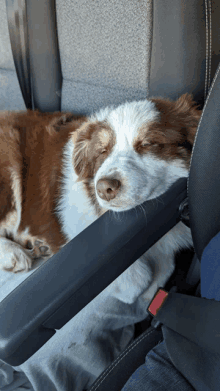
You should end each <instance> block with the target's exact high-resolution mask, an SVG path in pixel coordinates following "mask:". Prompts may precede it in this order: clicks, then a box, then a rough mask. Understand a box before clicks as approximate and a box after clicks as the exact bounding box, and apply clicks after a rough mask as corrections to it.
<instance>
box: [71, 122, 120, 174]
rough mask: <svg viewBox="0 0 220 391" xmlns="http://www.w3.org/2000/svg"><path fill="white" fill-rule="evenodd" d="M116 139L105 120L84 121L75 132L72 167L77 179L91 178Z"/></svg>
mask: <svg viewBox="0 0 220 391" xmlns="http://www.w3.org/2000/svg"><path fill="white" fill-rule="evenodd" d="M115 142H116V139H115V136H114V133H113V131H112V129H111V128H110V126H109V125H107V124H106V123H105V122H98V121H97V122H96V123H91V122H89V121H88V122H86V123H85V124H83V125H82V127H81V128H80V129H79V131H78V132H77V138H76V143H75V148H74V168H75V171H76V174H77V175H78V176H79V181H81V180H83V179H89V178H90V179H91V178H93V177H94V175H95V173H96V172H97V171H98V169H99V167H100V166H101V165H102V163H103V161H104V160H105V159H106V158H107V157H108V155H109V154H110V152H111V150H112V148H113V146H114V145H115Z"/></svg>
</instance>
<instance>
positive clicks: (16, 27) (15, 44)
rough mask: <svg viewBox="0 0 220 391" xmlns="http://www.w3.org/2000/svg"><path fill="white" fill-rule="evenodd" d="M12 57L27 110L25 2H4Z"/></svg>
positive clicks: (29, 94)
mask: <svg viewBox="0 0 220 391" xmlns="http://www.w3.org/2000/svg"><path fill="white" fill-rule="evenodd" d="M6 10H7V17H8V29H9V36H10V41H11V49H12V55H13V59H14V64H15V69H16V73H17V77H18V82H19V85H20V88H21V93H22V96H23V99H24V102H25V105H26V107H27V109H32V108H33V105H32V90H31V75H30V56H29V44H28V31H27V14H26V2H25V0H6Z"/></svg>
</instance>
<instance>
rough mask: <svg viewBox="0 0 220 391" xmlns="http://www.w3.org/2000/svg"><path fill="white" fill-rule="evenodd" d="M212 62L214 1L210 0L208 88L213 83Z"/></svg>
mask: <svg viewBox="0 0 220 391" xmlns="http://www.w3.org/2000/svg"><path fill="white" fill-rule="evenodd" d="M211 64H212V3H211V1H210V0H209V80H208V90H209V89H210V85H211Z"/></svg>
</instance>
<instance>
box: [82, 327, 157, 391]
mask: <svg viewBox="0 0 220 391" xmlns="http://www.w3.org/2000/svg"><path fill="white" fill-rule="evenodd" d="M154 331H155V330H154V329H153V330H150V331H148V332H146V334H144V335H142V336H141V337H140V339H138V340H137V342H136V343H135V344H134V345H133V344H132V346H128V347H127V349H126V350H125V351H124V352H122V353H121V354H120V356H119V357H118V358H117V359H116V360H115V361H114V362H113V363H112V364H111V365H110V367H109V368H107V369H106V370H105V371H104V372H103V373H102V374H101V375H100V380H99V382H98V384H96V385H94V386H92V388H90V391H95V390H97V388H98V387H99V386H100V384H102V382H103V381H104V380H105V378H106V377H107V376H108V375H109V374H110V372H112V370H113V369H114V368H115V367H116V365H118V363H119V362H120V361H121V360H123V358H124V357H125V356H127V354H128V353H129V352H130V351H131V350H132V349H133V348H134V347H135V346H136V345H137V344H138V343H139V342H141V341H142V340H143V339H144V338H146V337H148V335H150V334H152V332H154Z"/></svg>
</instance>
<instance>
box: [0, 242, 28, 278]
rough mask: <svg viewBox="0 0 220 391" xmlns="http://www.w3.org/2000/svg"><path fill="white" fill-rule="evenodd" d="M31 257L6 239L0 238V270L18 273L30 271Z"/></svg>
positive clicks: (17, 245)
mask: <svg viewBox="0 0 220 391" xmlns="http://www.w3.org/2000/svg"><path fill="white" fill-rule="evenodd" d="M31 266H32V259H31V257H30V256H29V255H28V254H27V253H26V252H25V251H24V250H23V249H22V248H21V247H20V246H19V244H17V243H14V242H12V241H10V240H8V239H5V238H0V269H2V270H5V271H10V272H13V273H18V272H22V271H25V272H27V271H28V270H30V269H31Z"/></svg>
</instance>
